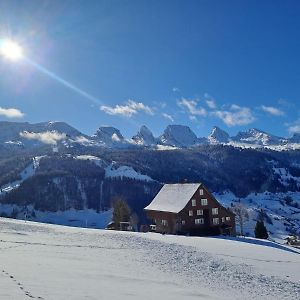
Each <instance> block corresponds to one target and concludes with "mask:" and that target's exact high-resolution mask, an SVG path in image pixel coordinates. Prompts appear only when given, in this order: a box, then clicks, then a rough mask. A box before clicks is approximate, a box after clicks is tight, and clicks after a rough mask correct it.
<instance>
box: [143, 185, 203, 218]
mask: <svg viewBox="0 0 300 300" xmlns="http://www.w3.org/2000/svg"><path fill="white" fill-rule="evenodd" d="M201 185H202V184H201V183H177V184H165V185H164V186H163V187H162V188H161V190H160V191H159V192H158V194H157V195H156V196H155V198H154V199H153V201H152V202H151V203H150V204H149V205H148V206H147V207H145V210H156V211H166V212H172V213H179V212H180V211H181V210H183V208H184V207H185V206H186V205H187V203H188V202H189V201H190V200H191V198H192V196H193V195H194V194H195V192H196V191H197V189H198V188H199V187H200V186H201Z"/></svg>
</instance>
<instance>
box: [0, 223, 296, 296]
mask: <svg viewBox="0 0 300 300" xmlns="http://www.w3.org/2000/svg"><path fill="white" fill-rule="evenodd" d="M0 231H1V243H0V248H1V251H0V259H1V262H2V263H1V270H0V278H1V280H0V298H1V299H14V300H20V299H27V298H35V299H47V300H51V299H55V300H62V299H63V300H65V299H73V300H77V299H80V300H81V299H116V300H118V299H122V300H129V299H130V300H131V299H145V300H150V299H151V300H152V299H165V300H171V299H172V300H176V299H213V300H214V299H245V300H247V299H251V300H255V299H264V300H268V299H272V300H273V299H274V300H277V299H278V300H279V299H299V296H300V276H299V266H300V255H299V253H296V251H295V250H293V249H292V248H290V247H284V246H282V248H277V247H276V244H274V243H273V244H272V243H271V242H270V244H269V245H268V246H266V245H265V246H263V245H259V244H256V243H257V242H256V240H253V241H251V240H250V242H253V244H252V243H251V244H249V243H248V242H249V241H248V240H247V242H243V241H241V240H226V239H219V238H197V237H184V236H169V235H160V234H155V233H147V234H142V233H131V232H114V231H105V230H95V229H84V228H71V227H62V226H57V225H46V224H38V223H32V222H24V221H16V220H8V219H1V220H0Z"/></svg>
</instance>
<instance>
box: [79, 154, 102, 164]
mask: <svg viewBox="0 0 300 300" xmlns="http://www.w3.org/2000/svg"><path fill="white" fill-rule="evenodd" d="M75 158H76V159H80V160H90V161H92V162H93V163H95V164H96V165H97V166H99V167H103V166H104V165H105V164H106V163H105V162H104V161H103V159H101V158H99V157H97V156H94V155H78V156H76V157H75Z"/></svg>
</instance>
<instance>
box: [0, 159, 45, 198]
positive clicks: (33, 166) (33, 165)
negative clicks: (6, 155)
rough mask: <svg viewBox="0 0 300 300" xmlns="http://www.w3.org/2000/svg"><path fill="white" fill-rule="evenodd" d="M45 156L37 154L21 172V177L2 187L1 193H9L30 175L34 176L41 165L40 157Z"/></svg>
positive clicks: (0, 188)
mask: <svg viewBox="0 0 300 300" xmlns="http://www.w3.org/2000/svg"><path fill="white" fill-rule="evenodd" d="M43 157H44V156H36V157H34V158H33V159H32V163H31V164H29V165H28V166H27V167H26V168H25V169H24V170H23V171H22V172H21V173H20V176H21V179H20V180H16V181H14V182H10V183H7V184H5V185H3V186H1V187H0V195H1V194H4V193H8V192H10V191H12V190H14V189H16V188H18V187H19V186H20V184H21V183H22V182H23V181H24V180H26V179H28V178H29V177H31V176H33V175H34V174H35V171H36V169H37V168H38V166H39V162H40V159H41V158H43Z"/></svg>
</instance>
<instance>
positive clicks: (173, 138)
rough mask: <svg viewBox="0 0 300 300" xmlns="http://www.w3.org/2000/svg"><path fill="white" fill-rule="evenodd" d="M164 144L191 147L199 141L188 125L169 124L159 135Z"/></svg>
mask: <svg viewBox="0 0 300 300" xmlns="http://www.w3.org/2000/svg"><path fill="white" fill-rule="evenodd" d="M159 141H160V143H161V144H162V145H168V146H174V147H190V146H193V145H195V144H196V143H197V142H198V138H197V136H196V134H195V133H194V132H193V131H192V130H191V129H190V127H188V126H183V125H169V126H167V128H166V129H165V131H164V133H163V134H162V135H161V136H160V137H159Z"/></svg>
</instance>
